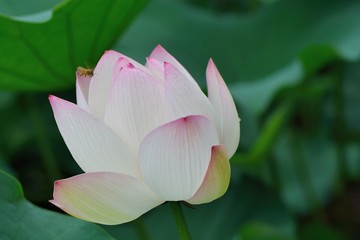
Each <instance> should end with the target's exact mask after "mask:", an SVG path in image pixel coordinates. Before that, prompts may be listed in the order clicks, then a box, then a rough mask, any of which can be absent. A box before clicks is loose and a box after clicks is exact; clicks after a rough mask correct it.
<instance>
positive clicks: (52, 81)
mask: <svg viewBox="0 0 360 240" xmlns="http://www.w3.org/2000/svg"><path fill="white" fill-rule="evenodd" d="M145 2H146V0H141V1H135V0H128V1H122V0H90V1H86V0H68V1H64V2H62V3H61V4H59V5H57V6H56V7H54V8H53V9H51V10H47V11H44V12H38V13H33V14H31V15H26V16H0V25H1V29H0V45H1V51H2V52H1V55H0V88H2V89H14V90H49V89H58V88H64V87H67V86H69V85H72V84H73V83H74V81H75V70H76V67H77V66H86V65H88V66H90V67H93V66H94V63H96V62H97V60H98V58H99V57H100V56H101V54H102V53H103V52H104V50H106V49H108V48H110V47H111V46H112V44H113V43H114V42H115V41H116V39H117V38H118V37H119V35H120V34H121V33H122V32H123V31H124V30H125V28H126V27H127V26H128V25H129V23H130V22H131V20H132V19H133V18H134V16H135V15H136V14H137V13H138V12H139V10H140V9H141V8H142V7H143V5H144V4H145ZM3 5H5V7H6V6H8V5H6V2H5V4H4V3H0V8H1V7H2V6H3Z"/></svg>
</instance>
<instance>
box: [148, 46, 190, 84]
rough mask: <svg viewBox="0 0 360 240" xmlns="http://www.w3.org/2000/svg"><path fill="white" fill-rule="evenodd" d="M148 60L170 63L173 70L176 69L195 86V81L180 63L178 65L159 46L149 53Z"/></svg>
mask: <svg viewBox="0 0 360 240" xmlns="http://www.w3.org/2000/svg"><path fill="white" fill-rule="evenodd" d="M149 58H153V59H156V60H158V61H160V62H163V63H164V62H168V63H171V65H173V66H174V67H175V68H177V69H178V70H179V71H180V72H181V73H182V74H183V75H184V76H185V77H186V78H187V79H188V80H190V81H191V82H192V84H195V85H197V83H196V81H195V80H194V79H193V77H192V76H191V75H190V73H189V72H188V71H187V70H186V69H185V68H184V66H183V65H181V63H179V62H178V61H177V60H176V59H175V58H174V57H173V56H172V55H171V54H170V53H168V52H167V51H166V50H165V49H164V48H163V47H162V46H161V45H157V46H156V48H155V49H154V50H153V51H152V52H151V54H150V56H149Z"/></svg>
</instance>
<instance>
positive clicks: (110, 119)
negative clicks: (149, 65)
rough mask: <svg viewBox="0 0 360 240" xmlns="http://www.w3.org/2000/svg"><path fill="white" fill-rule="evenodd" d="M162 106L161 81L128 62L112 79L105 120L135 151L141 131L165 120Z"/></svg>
mask: <svg viewBox="0 0 360 240" xmlns="http://www.w3.org/2000/svg"><path fill="white" fill-rule="evenodd" d="M165 110H166V108H165V98H164V90H163V85H162V84H161V83H160V82H159V81H158V80H157V79H155V78H154V77H152V76H151V75H149V74H147V73H145V72H143V71H142V70H140V69H137V68H135V67H134V66H133V65H132V64H129V65H127V66H126V67H123V68H122V70H121V71H120V73H119V74H118V75H117V78H116V79H115V80H114V82H113V86H112V89H111V94H110V98H109V102H108V105H107V108H106V113H105V123H106V124H107V125H109V126H110V127H111V128H112V129H114V131H116V133H118V135H120V136H121V137H122V139H124V140H125V141H127V142H128V143H129V145H130V146H131V148H132V149H133V150H134V151H136V152H137V150H138V148H139V145H140V142H141V141H142V140H143V138H144V137H145V135H146V134H147V133H149V132H150V131H151V130H152V129H154V128H156V127H158V126H160V125H162V124H164V123H165V122H167V121H168V117H167V116H168V114H167V113H166V111H165Z"/></svg>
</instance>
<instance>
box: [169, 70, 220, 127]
mask: <svg viewBox="0 0 360 240" xmlns="http://www.w3.org/2000/svg"><path fill="white" fill-rule="evenodd" d="M164 67H165V97H166V100H167V105H168V108H169V111H170V113H171V114H172V117H173V118H172V119H177V118H180V117H185V116H188V115H204V116H206V117H208V118H209V119H211V120H213V119H214V109H213V107H212V105H211V103H210V101H209V99H208V98H207V97H206V95H205V94H204V93H203V92H202V91H201V89H200V88H199V86H198V85H197V86H196V87H194V85H193V84H191V82H190V81H187V79H186V77H185V76H184V75H183V74H182V73H181V72H180V71H178V69H177V68H175V67H174V66H173V65H171V64H170V63H165V64H164Z"/></svg>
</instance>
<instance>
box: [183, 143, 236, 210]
mask: <svg viewBox="0 0 360 240" xmlns="http://www.w3.org/2000/svg"><path fill="white" fill-rule="evenodd" d="M229 183H230V162H229V158H228V157H227V154H226V150H225V148H224V147H223V146H221V145H218V146H214V147H213V148H212V151H211V161H210V164H209V167H208V170H207V172H206V176H205V178H204V180H203V182H202V184H201V186H200V188H199V189H198V190H197V192H196V193H195V195H194V196H192V197H191V198H190V199H189V200H186V201H187V202H189V203H191V204H202V203H208V202H211V201H213V200H215V199H217V198H219V197H221V196H222V195H224V193H225V192H226V190H227V188H228V186H229Z"/></svg>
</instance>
